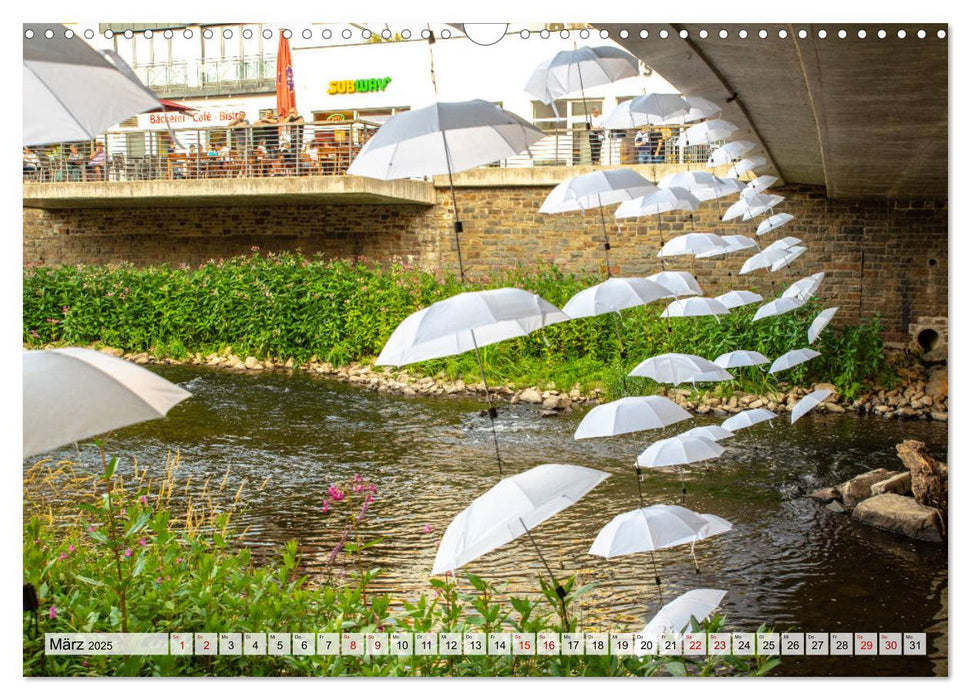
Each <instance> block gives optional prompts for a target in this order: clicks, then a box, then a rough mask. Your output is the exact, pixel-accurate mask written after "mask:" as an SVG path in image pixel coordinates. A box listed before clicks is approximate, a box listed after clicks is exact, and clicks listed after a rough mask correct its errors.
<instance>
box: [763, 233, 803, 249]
mask: <svg viewBox="0 0 971 700" xmlns="http://www.w3.org/2000/svg"><path fill="white" fill-rule="evenodd" d="M800 243H802V239H801V238H796V237H795V236H786V237H785V238H780V239H779V240H777V241H773V242H772V243H770V244H769V245H767V246H766V247H765V248H764V250H781V251H783V252H785V251H787V250H789V249H790V248H793V247H794V246H797V245H799V244H800Z"/></svg>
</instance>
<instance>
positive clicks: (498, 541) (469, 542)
mask: <svg viewBox="0 0 971 700" xmlns="http://www.w3.org/2000/svg"><path fill="white" fill-rule="evenodd" d="M609 476H610V474H608V473H607V472H602V471H599V470H597V469H588V468H586V467H578V466H574V465H572V464H541V465H539V466H538V467H533V468H532V469H530V470H528V471H525V472H522V473H521V474H516V475H514V476H510V477H506V478H505V479H502V480H501V481H500V482H499V483H497V484H496V485H495V486H493V487H492V488H491V489H489V490H488V491H486V492H485V493H484V494H482V495H481V496H479V497H478V498H476V499H475V500H474V501H472V503H471V504H470V505H469V507H468V508H466V509H465V510H463V511H462V512H461V513H459V514H458V515H456V516H455V518H454V519H453V520H452V522H451V523H449V526H448V528H446V530H445V534H444V535H442V541H441V542H440V543H439V545H438V552H437V554H436V555H435V562H434V564H433V565H432V575H436V574H442V573H444V572H446V571H454V570H455V569H458V568H459V567H461V566H464V565H465V564H467V563H469V562H470V561H472V560H473V559H476V558H478V557H481V556H482V555H483V554H487V553H488V552H491V551H493V550H494V549H498V548H499V547H501V546H502V545H504V544H507V543H509V542H512V541H513V540H515V539H516V538H517V537H519V536H521V535H523V534H524V533H526V532H527V531H529V530H532V529H533V528H534V527H536V526H537V525H539V524H540V523H542V522H544V521H545V520H548V519H549V518H552V517H553V516H554V515H556V514H557V513H559V512H560V511H562V510H564V509H566V508H569V507H570V506H572V505H573V504H574V503H576V502H577V501H579V500H580V499H581V498H583V497H584V496H585V495H587V494H588V493H589V492H590V491H592V490H593V489H594V488H595V487H596V486H597V485H598V484H600V482H602V481H603V480H604V479H606V478H607V477H609Z"/></svg>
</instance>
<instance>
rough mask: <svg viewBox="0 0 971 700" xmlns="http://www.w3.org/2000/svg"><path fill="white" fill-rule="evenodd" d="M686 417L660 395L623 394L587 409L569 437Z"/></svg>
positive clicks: (638, 427) (665, 423)
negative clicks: (625, 395) (620, 396)
mask: <svg viewBox="0 0 971 700" xmlns="http://www.w3.org/2000/svg"><path fill="white" fill-rule="evenodd" d="M689 418H691V414H690V413H688V412H687V411H686V410H684V409H683V408H681V407H680V406H679V405H678V404H676V403H674V401H671V400H670V399H666V398H664V397H663V396H627V397H625V398H622V399H618V400H616V401H611V402H610V403H605V404H603V405H602V406H597V407H595V408H594V409H593V410H591V411H590V412H589V413H588V414H587V415H585V416H584V417H583V420H582V421H580V425H579V426H577V429H576V432H575V433H573V439H574V440H584V439H586V438H595V437H612V436H614V435H624V434H626V433H635V432H638V431H640V430H656V429H658V428H664V427H667V426H669V425H672V424H674V423H677V422H679V421H683V420H688V419H689Z"/></svg>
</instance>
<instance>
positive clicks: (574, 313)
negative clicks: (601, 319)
mask: <svg viewBox="0 0 971 700" xmlns="http://www.w3.org/2000/svg"><path fill="white" fill-rule="evenodd" d="M670 296H673V295H672V293H671V292H670V291H669V290H668V289H667V288H666V287H664V286H663V285H660V284H658V283H657V282H654V281H652V280H649V279H644V278H642V277H611V278H610V279H608V280H606V281H604V282H601V283H600V284H596V285H594V286H592V287H587V288H586V289H584V290H582V291H579V292H577V293H576V294H574V295H573V296H572V297H570V300H569V301H568V302H566V304H565V305H564V306H563V313H565V314H566V315H567V316H569V317H570V318H586V317H588V316H599V315H600V314H606V313H610V312H619V311H622V310H624V309H629V308H632V307H634V306H642V305H644V304H650V303H651V302H652V301H656V300H658V299H664V298H667V297H670Z"/></svg>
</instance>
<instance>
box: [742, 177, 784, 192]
mask: <svg viewBox="0 0 971 700" xmlns="http://www.w3.org/2000/svg"><path fill="white" fill-rule="evenodd" d="M778 181H779V178H777V177H776V176H775V175H759V176H758V177H757V178H755V179H754V180H752V181H751V182H749V183H748V187H749V188H750V189H753V190H755V191H756V192H765V190H767V189H769V188H770V187H772V185H774V184H775V183H777V182H778Z"/></svg>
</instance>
